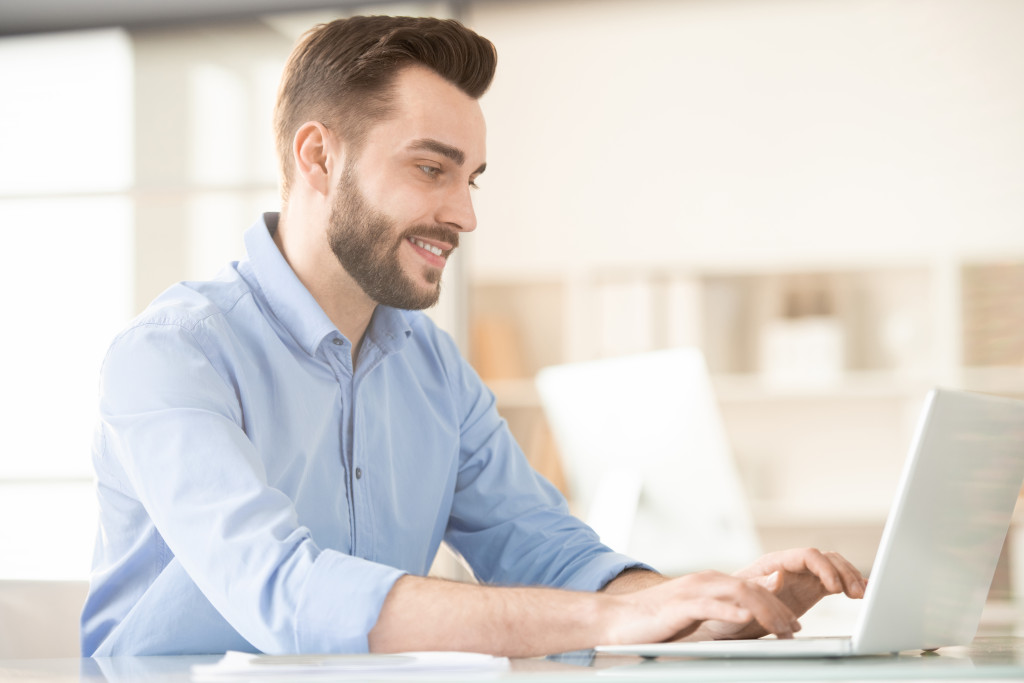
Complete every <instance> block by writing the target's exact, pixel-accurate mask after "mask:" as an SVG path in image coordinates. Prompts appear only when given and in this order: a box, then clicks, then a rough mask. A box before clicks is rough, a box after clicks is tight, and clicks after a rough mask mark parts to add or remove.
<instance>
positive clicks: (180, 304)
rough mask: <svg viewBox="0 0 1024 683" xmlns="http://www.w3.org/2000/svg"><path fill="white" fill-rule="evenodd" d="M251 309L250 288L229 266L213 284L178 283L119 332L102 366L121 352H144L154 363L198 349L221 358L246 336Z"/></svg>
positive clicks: (209, 282) (210, 282) (211, 282)
mask: <svg viewBox="0 0 1024 683" xmlns="http://www.w3.org/2000/svg"><path fill="white" fill-rule="evenodd" d="M255 305H256V304H255V301H254V297H253V293H252V289H251V288H250V286H249V285H248V284H247V283H246V282H245V280H243V279H242V278H241V277H240V276H239V275H238V273H237V272H236V271H235V270H234V269H233V268H226V269H225V270H224V271H222V272H221V273H220V274H219V275H218V276H217V277H216V278H215V279H213V280H208V281H202V282H179V283H177V284H175V285H172V286H171V287H169V288H168V289H167V290H165V291H164V292H163V293H162V294H160V296H158V297H157V298H156V299H154V300H153V302H152V303H151V304H150V305H149V306H147V307H146V309H145V310H144V311H143V312H142V313H140V314H139V315H138V316H136V317H135V318H134V319H133V320H132V321H131V322H130V323H128V325H127V326H126V327H124V328H123V329H122V330H121V332H120V333H119V334H118V335H117V336H116V337H115V338H114V340H113V341H112V343H111V345H110V348H109V349H108V351H107V357H106V361H105V364H106V363H107V362H109V361H110V360H111V359H112V357H116V356H117V355H124V354H130V355H133V356H137V355H140V354H142V355H145V356H146V357H149V358H150V359H152V360H153V361H159V359H161V358H164V359H168V360H169V359H173V358H175V357H177V356H178V355H180V354H182V353H184V354H191V353H194V352H196V351H199V352H201V353H203V354H204V355H207V356H211V357H216V356H219V355H220V352H219V351H218V349H219V348H223V347H224V346H225V345H233V341H232V340H234V339H235V338H237V337H238V335H239V334H245V327H246V326H247V325H251V324H252V319H253V311H252V308H253V307H254V306H255ZM257 317H258V316H257ZM140 360H141V358H140Z"/></svg>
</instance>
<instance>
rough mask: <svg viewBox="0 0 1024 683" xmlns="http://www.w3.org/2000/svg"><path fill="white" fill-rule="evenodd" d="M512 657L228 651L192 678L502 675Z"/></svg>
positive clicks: (217, 682) (223, 681)
mask: <svg viewBox="0 0 1024 683" xmlns="http://www.w3.org/2000/svg"><path fill="white" fill-rule="evenodd" d="M508 666H509V663H508V659H507V658H505V657H492V656H491V655H484V654H477V653H474V652H403V653H401V654H391V655H254V654H249V653H245V652H228V653H226V654H225V655H224V657H223V658H222V659H221V660H220V661H218V662H217V663H216V664H197V665H196V666H193V667H192V680H194V681H199V682H209V683H227V682H229V681H254V680H260V681H272V680H277V679H288V680H292V679H294V678H295V677H297V676H302V677H303V678H330V679H332V680H337V679H344V678H349V677H352V678H359V679H360V680H366V679H374V678H376V679H381V678H389V679H394V678H403V677H405V676H406V675H408V676H415V677H417V678H431V677H437V676H444V677H446V678H448V677H458V676H461V675H474V676H479V675H480V674H481V673H490V674H493V675H497V674H500V673H502V672H504V671H506V670H507V669H508Z"/></svg>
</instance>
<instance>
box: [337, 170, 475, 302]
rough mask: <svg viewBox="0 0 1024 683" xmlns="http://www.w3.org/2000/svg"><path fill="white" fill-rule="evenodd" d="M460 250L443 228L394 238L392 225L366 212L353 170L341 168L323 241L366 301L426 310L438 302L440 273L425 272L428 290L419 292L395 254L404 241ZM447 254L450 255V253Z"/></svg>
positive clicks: (411, 231) (374, 212)
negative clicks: (433, 241) (416, 240)
mask: <svg viewBox="0 0 1024 683" xmlns="http://www.w3.org/2000/svg"><path fill="white" fill-rule="evenodd" d="M413 235H417V236H419V237H425V238H433V239H437V240H439V241H442V242H446V243H448V244H451V245H452V250H453V251H454V248H455V247H457V246H458V245H459V234H458V232H456V231H455V230H453V229H452V228H450V227H448V226H445V225H417V226H412V227H411V228H408V229H406V230H404V231H401V232H399V230H398V228H397V223H396V221H394V220H393V219H392V218H391V217H390V216H388V215H387V214H385V213H384V212H382V211H380V210H378V209H376V208H374V207H372V206H370V204H369V202H368V201H366V198H365V197H364V196H363V194H362V193H361V192H360V191H359V187H358V183H357V182H356V177H355V170H354V168H353V166H352V164H351V163H350V164H348V165H346V167H345V171H344V173H342V177H341V181H340V182H339V183H338V195H337V199H336V200H335V202H334V206H332V207H331V217H330V225H329V226H328V231H327V237H328V241H329V243H330V245H331V251H333V252H334V255H335V256H336V257H337V259H338V262H339V263H341V267H342V268H344V269H345V272H347V273H348V274H349V276H351V277H352V279H353V280H355V282H356V284H358V285H359V286H360V288H362V290H363V291H364V292H365V293H366V295H367V296H368V297H370V299H372V300H373V301H375V302H376V303H378V304H381V305H384V306H390V307H392V308H401V309H405V310H421V309H424V308H430V307H431V306H433V305H434V304H436V303H437V300H438V298H440V296H441V269H439V268H430V267H427V266H424V268H425V272H424V273H423V277H424V279H425V280H426V281H427V283H428V284H430V285H433V286H432V287H430V288H421V287H418V286H417V285H416V283H415V282H414V281H413V280H412V278H410V277H409V276H408V275H407V274H406V272H405V271H404V270H403V269H402V263H401V260H400V258H399V249H401V247H402V243H403V242H406V241H408V239H409V237H411V236H413ZM449 253H450V252H449Z"/></svg>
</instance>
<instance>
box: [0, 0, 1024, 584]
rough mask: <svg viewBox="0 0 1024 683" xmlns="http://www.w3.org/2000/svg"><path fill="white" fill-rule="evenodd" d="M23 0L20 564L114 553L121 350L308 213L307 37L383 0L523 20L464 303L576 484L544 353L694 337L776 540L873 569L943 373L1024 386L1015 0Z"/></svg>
mask: <svg viewBox="0 0 1024 683" xmlns="http://www.w3.org/2000/svg"><path fill="white" fill-rule="evenodd" d="M15 4H18V3H16V2H14V0H0V33H2V34H5V35H3V36H2V37H0V123H2V125H0V225H2V226H3V235H4V241H3V245H4V248H3V249H2V250H0V291H2V292H3V302H4V306H3V310H4V317H5V320H6V322H5V325H4V334H3V335H2V337H0V367H2V377H3V386H4V391H3V392H2V398H0V401H2V402H3V405H2V410H0V433H2V434H3V437H4V448H5V453H4V455H3V457H2V458H0V578H36V579H38V578H54V579H81V578H84V577H86V576H87V573H88V565H89V557H90V553H91V547H92V543H93V537H94V522H95V513H94V510H93V507H92V506H93V496H92V490H91V485H92V479H91V477H92V475H91V468H90V463H89V450H90V442H91V438H92V437H91V434H92V430H93V426H94V421H95V405H96V379H97V372H98V368H99V365H100V363H101V360H102V356H103V353H104V350H105V347H106V345H107V344H108V343H109V341H110V339H111V337H112V336H113V335H114V334H115V333H116V331H117V330H118V329H119V328H120V327H121V326H123V325H124V324H125V323H126V322H127V321H128V320H129V319H130V318H131V317H132V316H133V315H135V314H136V313H137V312H139V311H140V310H142V308H144V307H145V305H146V304H147V303H148V301H149V300H151V299H152V298H153V297H154V296H156V295H157V294H158V293H159V292H160V291H161V290H163V289H164V288H165V287H167V286H168V285H170V284H171V283H173V282H175V281H177V280H182V279H197V278H208V277H210V276H212V275H213V274H214V273H215V272H216V271H217V270H218V268H219V267H220V266H221V265H223V264H224V263H226V262H228V261H231V260H235V259H238V258H241V257H242V256H244V250H243V246H242V240H241V236H242V233H243V232H244V230H245V229H246V228H247V227H248V226H249V225H250V224H251V223H252V222H253V221H254V220H255V218H256V217H257V215H258V213H259V212H261V211H264V210H274V209H276V207H277V190H276V182H277V176H276V168H277V166H276V162H275V160H274V153H273V147H272V139H271V132H270V115H271V109H272V105H273V99H274V94H275V90H276V87H277V81H278V78H279V75H280V72H281V68H282V66H283V63H284V60H285V58H286V56H287V54H288V53H289V51H290V49H291V46H292V45H293V43H294V42H295V40H296V39H297V38H298V36H299V35H301V33H302V32H303V31H304V30H305V29H307V28H309V27H310V26H311V25H313V24H315V23H317V22H319V21H325V20H329V19H332V18H335V17H338V16H345V15H349V14H353V13H367V12H372V13H396V14H397V13H412V14H431V15H435V16H455V17H457V18H459V19H461V20H463V21H464V22H465V23H467V24H468V25H469V26H470V27H472V28H474V29H476V30H478V31H479V32H480V33H482V34H483V35H485V36H487V37H488V38H490V39H491V40H493V41H494V42H495V43H496V45H497V47H498V52H499V69H498V75H497V78H496V80H495V82H494V85H493V87H492V89H491V91H490V92H489V93H488V94H487V95H486V96H485V97H484V99H483V100H482V106H483V108H484V111H485V114H486V116H487V119H488V127H489V131H488V171H487V173H486V174H485V175H484V176H483V177H482V178H481V180H480V185H481V188H482V189H481V190H480V191H479V192H478V193H477V194H476V195H475V196H476V202H477V210H478V214H479V225H480V227H479V229H478V230H477V232H476V233H475V234H473V235H472V236H471V237H469V238H468V239H466V240H464V243H463V244H464V247H463V248H462V249H460V251H459V253H458V255H457V256H456V258H455V259H454V262H453V264H451V266H450V271H449V272H448V274H447V276H446V278H447V283H446V284H447V286H446V288H445V293H444V297H443V301H442V303H441V304H440V305H439V307H438V308H437V309H436V310H434V311H432V312H431V314H432V315H433V316H434V317H435V318H436V319H437V320H438V321H439V322H440V324H442V325H443V326H444V327H446V328H447V329H449V330H450V331H451V332H452V334H454V335H455V337H456V338H457V340H458V341H459V343H460V344H461V345H462V347H463V348H464V350H465V353H466V354H467V356H468V357H469V358H470V359H471V360H472V362H473V363H474V365H475V366H476V368H477V369H478V371H479V372H480V373H481V375H482V376H483V377H484V379H485V380H487V381H488V383H489V384H490V386H491V387H492V389H493V390H494V392H495V393H496V395H497V397H498V402H499V405H500V407H501V409H502V411H503V413H504V414H505V415H506V417H507V419H508V421H509V424H510V426H511V428H512V429H513V431H514V432H515V434H516V436H517V437H518V439H519V441H520V443H521V444H522V446H523V448H524V450H525V451H526V453H527V455H528V456H529V457H530V459H531V461H532V462H533V463H534V465H535V466H536V467H537V468H538V469H539V470H540V471H541V472H542V473H544V474H545V476H547V477H549V478H550V479H551V480H552V481H553V482H554V483H555V484H556V485H558V486H560V487H562V488H563V489H564V490H565V491H566V493H567V494H568V495H569V497H570V499H572V497H573V491H571V490H569V487H568V485H567V483H566V482H567V478H566V473H565V469H564V466H563V465H564V463H563V461H562V459H561V458H560V457H559V453H558V447H557V445H556V444H555V442H554V439H553V438H552V435H551V430H550V428H549V425H548V424H547V422H546V420H545V417H544V412H543V410H542V408H541V403H540V400H539V398H538V394H537V391H536V389H535V386H534V382H533V378H534V376H535V374H536V372H537V371H538V370H540V369H541V368H542V367H545V366H549V365H554V364H560V363H567V362H574V361H582V360H591V359H597V358H604V357H610V356H616V355H621V354H630V353H636V352H642V351H650V350H658V349H664V348H671V347H678V346H695V347H698V348H700V349H701V350H702V351H703V353H704V356H705V357H706V359H707V364H708V367H709V368H710V371H711V376H712V381H713V382H712V383H713V387H714V390H715V396H716V397H717V402H718V408H719V410H720V412H721V415H722V418H723V421H724V425H725V428H726V433H727V437H728V440H729V444H730V446H731V450H732V453H733V456H734V458H735V464H736V470H737V472H738V473H739V477H740V479H741V481H742V485H743V488H744V490H745V491H746V495H747V496H748V500H749V504H750V509H751V512H752V514H753V516H754V520H755V524H756V525H757V530H758V533H759V536H760V538H761V542H762V544H763V546H764V547H765V548H768V549H771V548H776V547H782V546H790V545H818V546H823V547H827V548H834V549H838V550H841V551H843V552H844V553H846V554H847V555H849V556H850V557H851V558H852V559H854V561H855V562H856V563H857V564H858V565H859V566H861V567H862V568H863V569H865V570H866V569H867V568H869V567H870V562H871V560H872V558H873V553H874V548H875V544H876V543H877V541H878V538H879V536H880V533H881V527H882V523H883V521H884V518H885V514H886V512H887V508H888V504H889V502H890V500H891V496H892V494H893V492H894V489H895V486H896V483H897V478H898V476H899V472H900V467H901V465H902V462H903V458H904V455H905V453H906V449H907V445H908V443H909V440H910V437H911V433H912V429H913V426H914V419H915V417H916V415H917V411H918V409H919V407H920V405H921V401H922V399H923V397H924V394H925V392H926V390H927V389H928V388H929V387H931V386H933V385H935V384H942V385H945V386H950V387H964V388H971V389H977V390H981V391H989V392H994V393H1004V394H1014V395H1021V394H1024V89H1022V88H1021V87H1020V84H1021V83H1024V3H1021V2H1019V1H1018V0H984V1H980V2H979V1H977V0H833V1H830V2H820V1H818V0H678V1H673V0H630V1H629V2H626V1H624V0H618V1H611V0H532V1H528V0H505V1H497V0H492V1H485V0H478V1H473V0H470V1H461V2H413V3H410V2H404V3H375V4H372V5H366V4H354V3H346V2H343V1H341V0H339V1H338V2H335V3H333V6H331V7H327V8H324V7H323V6H322V4H326V3H322V4H321V6H320V7H315V6H313V5H316V3H315V2H306V3H301V4H291V5H290V4H289V3H288V2H287V1H285V0H280V1H279V2H270V3H266V2H264V3H259V4H258V8H259V10H260V12H261V13H260V14H249V15H246V14H244V13H243V11H241V10H239V9H238V8H236V7H233V4H235V3H231V2H227V1H226V0H225V2H223V7H220V8H218V5H219V4H221V3H218V2H206V3H203V7H204V8H205V9H202V10H200V9H194V12H195V16H191V17H180V16H179V17H176V18H174V20H173V21H166V19H167V17H163V19H164V20H165V21H158V20H157V19H160V17H156V18H154V17H139V16H136V14H135V12H137V11H142V10H140V8H144V7H146V5H145V3H134V4H133V5H132V7H134V9H131V8H123V9H124V11H125V12H129V14H124V15H116V14H115V15H111V16H110V17H109V18H108V17H107V16H106V15H104V14H102V13H99V10H96V12H97V13H95V14H94V15H87V16H86V17H85V18H84V19H82V18H78V17H76V16H74V15H73V13H70V12H68V13H64V14H61V13H59V12H58V13H55V14H50V15H48V16H50V21H51V23H50V24H49V25H47V26H39V25H33V24H31V23H19V21H21V18H20V14H19V13H20V12H21V11H22V9H23V8H18V7H14V5H15ZM22 4H24V3H22ZM44 4H45V3H44ZM164 4H166V3H164ZM182 6H183V7H188V3H184V4H182ZM252 6H253V4H252V3H250V7H252ZM97 7H99V8H103V7H105V4H104V3H97ZM289 8H291V9H292V10H301V11H291V10H290V9H289ZM218 9H220V10H222V11H219V12H218V11H217V10H218ZM89 16H91V17H92V20H91V21H90V20H89ZM203 17H207V18H206V19H204V18H203ZM186 19H187V20H186ZM121 20H124V21H128V22H129V23H128V24H126V25H114V24H117V22H119V21H121ZM62 21H63V22H65V23H63V24H62V23H61V22H62ZM76 21H77V22H78V24H77V25H78V26H87V27H88V30H64V29H69V28H71V27H72V25H74V24H75V22H76ZM108 24H109V25H108ZM39 28H57V29H62V30H60V31H39V30H38V29H39ZM666 384H667V385H668V386H666V391H671V390H672V387H671V386H670V382H667V383H666ZM607 400H608V401H610V402H616V401H629V400H630V397H629V396H622V395H618V394H616V392H615V388H614V387H608V396H607ZM600 428H602V425H598V424H595V425H594V429H600ZM623 458H624V459H628V458H629V454H628V453H624V454H623ZM1006 567H1007V563H1004V564H1003V565H1002V567H1001V570H1000V571H1001V578H998V579H997V580H998V581H999V582H1000V583H999V586H1002V587H1003V588H1004V589H1006V590H1007V591H1008V590H1009V585H1010V583H1011V580H1010V579H1009V578H1008V570H1007V568H1006Z"/></svg>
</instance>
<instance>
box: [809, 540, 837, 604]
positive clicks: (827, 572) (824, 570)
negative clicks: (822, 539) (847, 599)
mask: <svg viewBox="0 0 1024 683" xmlns="http://www.w3.org/2000/svg"><path fill="white" fill-rule="evenodd" d="M836 554H837V553H832V555H836ZM803 561H804V564H805V566H806V567H807V570H808V571H810V572H811V573H812V574H814V575H815V576H817V577H818V580H819V581H820V582H821V585H822V587H823V588H824V589H825V590H826V591H828V592H829V593H830V594H834V593H842V592H843V590H844V588H845V586H844V584H843V576H842V574H841V573H840V571H839V568H838V567H836V565H835V563H834V562H833V560H832V558H831V557H828V556H826V554H825V553H823V552H821V551H820V550H818V549H817V548H806V549H805V550H804V551H803Z"/></svg>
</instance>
